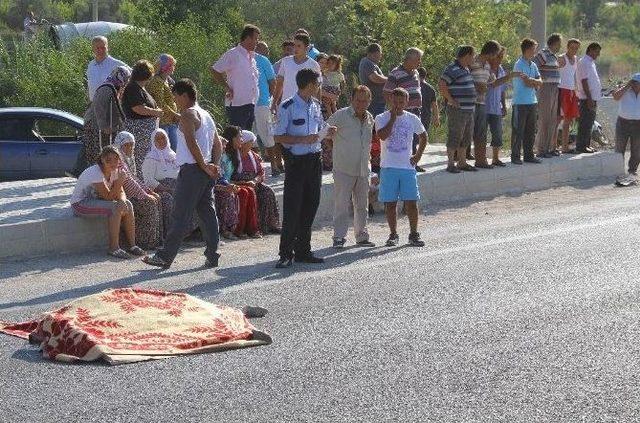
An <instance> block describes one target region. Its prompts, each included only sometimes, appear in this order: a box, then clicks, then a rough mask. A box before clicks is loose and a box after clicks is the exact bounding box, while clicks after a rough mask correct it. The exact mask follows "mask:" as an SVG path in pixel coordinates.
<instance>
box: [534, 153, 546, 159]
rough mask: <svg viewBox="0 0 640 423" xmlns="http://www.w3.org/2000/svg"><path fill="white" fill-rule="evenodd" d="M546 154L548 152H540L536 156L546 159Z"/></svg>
mask: <svg viewBox="0 0 640 423" xmlns="http://www.w3.org/2000/svg"><path fill="white" fill-rule="evenodd" d="M545 156H546V154H545V153H538V154H536V157H537V158H539V159H544V158H545Z"/></svg>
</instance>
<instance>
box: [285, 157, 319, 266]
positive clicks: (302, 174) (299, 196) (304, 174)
mask: <svg viewBox="0 0 640 423" xmlns="http://www.w3.org/2000/svg"><path fill="white" fill-rule="evenodd" d="M284 159H285V178H284V197H283V206H282V208H283V218H282V234H281V235H280V257H281V258H285V259H290V258H292V257H293V256H294V252H295V256H297V257H306V256H308V255H310V254H311V225H313V219H315V217H316V212H317V211H318V205H319V204H320V189H321V186H322V162H321V159H320V153H312V154H305V155H301V156H294V155H293V154H291V153H290V152H288V151H286V150H285V152H284Z"/></svg>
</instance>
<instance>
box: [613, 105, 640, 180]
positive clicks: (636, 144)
mask: <svg viewBox="0 0 640 423" xmlns="http://www.w3.org/2000/svg"><path fill="white" fill-rule="evenodd" d="M628 144H629V147H630V148H629V149H630V150H631V157H629V173H636V172H637V171H638V165H639V164H640V120H630V119H624V118H621V117H618V120H617V122H616V152H618V153H620V154H622V157H624V154H625V153H626V151H627V145H628Z"/></svg>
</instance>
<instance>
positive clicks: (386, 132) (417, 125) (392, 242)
mask: <svg viewBox="0 0 640 423" xmlns="http://www.w3.org/2000/svg"><path fill="white" fill-rule="evenodd" d="M408 103H409V93H408V92H407V90H405V89H404V88H396V89H394V90H393V91H392V93H391V107H390V110H388V111H386V112H384V113H382V114H380V115H378V116H377V117H376V120H375V128H376V132H377V134H378V136H379V137H380V147H381V148H380V150H381V151H380V168H381V169H380V188H379V192H378V200H379V201H380V202H382V203H384V206H385V214H386V216H387V223H388V224H389V229H390V231H391V234H390V235H389V239H388V240H387V244H386V245H387V246H388V247H395V246H396V245H398V242H399V241H400V238H399V237H398V232H397V227H398V218H397V212H396V205H397V203H398V200H400V201H403V202H404V206H405V210H406V212H407V216H408V217H409V226H410V227H411V233H410V234H409V245H412V246H414V247H423V246H424V241H422V240H421V239H420V234H419V233H418V200H419V199H420V194H419V193H418V179H417V177H416V169H415V166H416V165H417V164H418V161H419V160H420V157H422V153H424V149H425V148H426V146H427V132H426V131H425V129H424V126H423V125H422V122H421V121H420V117H418V116H416V115H414V114H413V113H408V112H406V111H405V109H406V108H407V105H408ZM414 134H415V135H418V136H419V144H418V149H417V150H416V153H415V154H412V153H411V147H412V143H413V135H414Z"/></svg>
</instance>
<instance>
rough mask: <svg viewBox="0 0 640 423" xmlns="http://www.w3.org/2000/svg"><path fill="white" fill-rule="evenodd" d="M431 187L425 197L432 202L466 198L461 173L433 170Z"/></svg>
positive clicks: (466, 194)
mask: <svg viewBox="0 0 640 423" xmlns="http://www.w3.org/2000/svg"><path fill="white" fill-rule="evenodd" d="M431 179H432V181H431V183H432V188H431V189H430V192H428V193H427V195H426V198H427V199H429V201H433V202H448V201H455V200H461V199H464V198H468V193H467V190H466V187H465V184H464V175H463V174H462V173H457V174H453V173H447V172H445V171H440V172H435V173H434V174H433V175H432V176H431Z"/></svg>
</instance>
